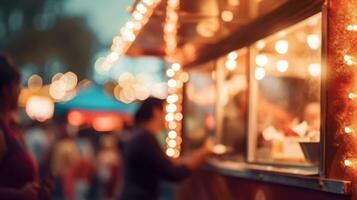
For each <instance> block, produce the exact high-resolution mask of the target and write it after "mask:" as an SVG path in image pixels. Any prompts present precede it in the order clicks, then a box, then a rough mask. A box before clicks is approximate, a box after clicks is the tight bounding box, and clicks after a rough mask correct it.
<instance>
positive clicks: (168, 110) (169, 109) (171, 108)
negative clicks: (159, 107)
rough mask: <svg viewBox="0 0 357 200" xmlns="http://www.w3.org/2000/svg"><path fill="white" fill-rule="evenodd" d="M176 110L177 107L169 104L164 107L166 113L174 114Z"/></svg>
mask: <svg viewBox="0 0 357 200" xmlns="http://www.w3.org/2000/svg"><path fill="white" fill-rule="evenodd" d="M176 110H177V107H176V105H175V104H169V105H167V106H166V111H167V112H175V111H176Z"/></svg>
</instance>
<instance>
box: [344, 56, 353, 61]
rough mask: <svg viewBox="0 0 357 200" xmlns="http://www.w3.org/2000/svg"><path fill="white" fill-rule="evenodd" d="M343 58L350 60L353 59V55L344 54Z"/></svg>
mask: <svg viewBox="0 0 357 200" xmlns="http://www.w3.org/2000/svg"><path fill="white" fill-rule="evenodd" d="M343 59H344V60H345V61H349V60H351V57H350V56H349V55H344V56H343Z"/></svg>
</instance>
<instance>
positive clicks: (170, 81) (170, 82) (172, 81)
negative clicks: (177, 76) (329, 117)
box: [167, 79, 177, 88]
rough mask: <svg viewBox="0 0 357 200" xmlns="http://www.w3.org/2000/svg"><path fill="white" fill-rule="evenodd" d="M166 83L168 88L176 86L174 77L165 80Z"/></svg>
mask: <svg viewBox="0 0 357 200" xmlns="http://www.w3.org/2000/svg"><path fill="white" fill-rule="evenodd" d="M167 85H168V86H169V87H170V88H175V87H176V86H177V82H176V80H174V79H170V80H169V81H168V82H167Z"/></svg>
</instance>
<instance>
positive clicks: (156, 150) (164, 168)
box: [140, 135, 190, 181]
mask: <svg viewBox="0 0 357 200" xmlns="http://www.w3.org/2000/svg"><path fill="white" fill-rule="evenodd" d="M140 145H141V148H140V149H141V150H140V151H141V152H140V154H141V155H142V157H141V156H140V157H141V158H140V159H143V160H145V162H146V164H148V165H150V166H151V167H152V169H153V170H155V173H156V174H158V175H159V176H160V177H161V178H163V179H166V180H168V181H180V180H182V179H184V178H186V177H187V176H188V175H189V174H190V169H189V168H188V167H187V166H186V165H184V164H174V163H173V162H172V161H171V159H170V158H169V157H168V156H167V155H166V154H165V153H164V152H163V151H162V149H161V148H160V146H159V144H158V142H157V141H156V140H155V138H153V137H152V136H149V135H147V136H145V137H143V138H141V141H140Z"/></svg>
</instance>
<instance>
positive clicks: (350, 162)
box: [343, 159, 352, 167]
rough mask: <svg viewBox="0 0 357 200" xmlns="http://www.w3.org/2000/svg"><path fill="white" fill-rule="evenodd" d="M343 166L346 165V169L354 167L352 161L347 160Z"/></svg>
mask: <svg viewBox="0 0 357 200" xmlns="http://www.w3.org/2000/svg"><path fill="white" fill-rule="evenodd" d="M343 164H344V165H345V166H346V167H349V166H351V165H352V161H351V160H347V159H346V160H344V161H343Z"/></svg>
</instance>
